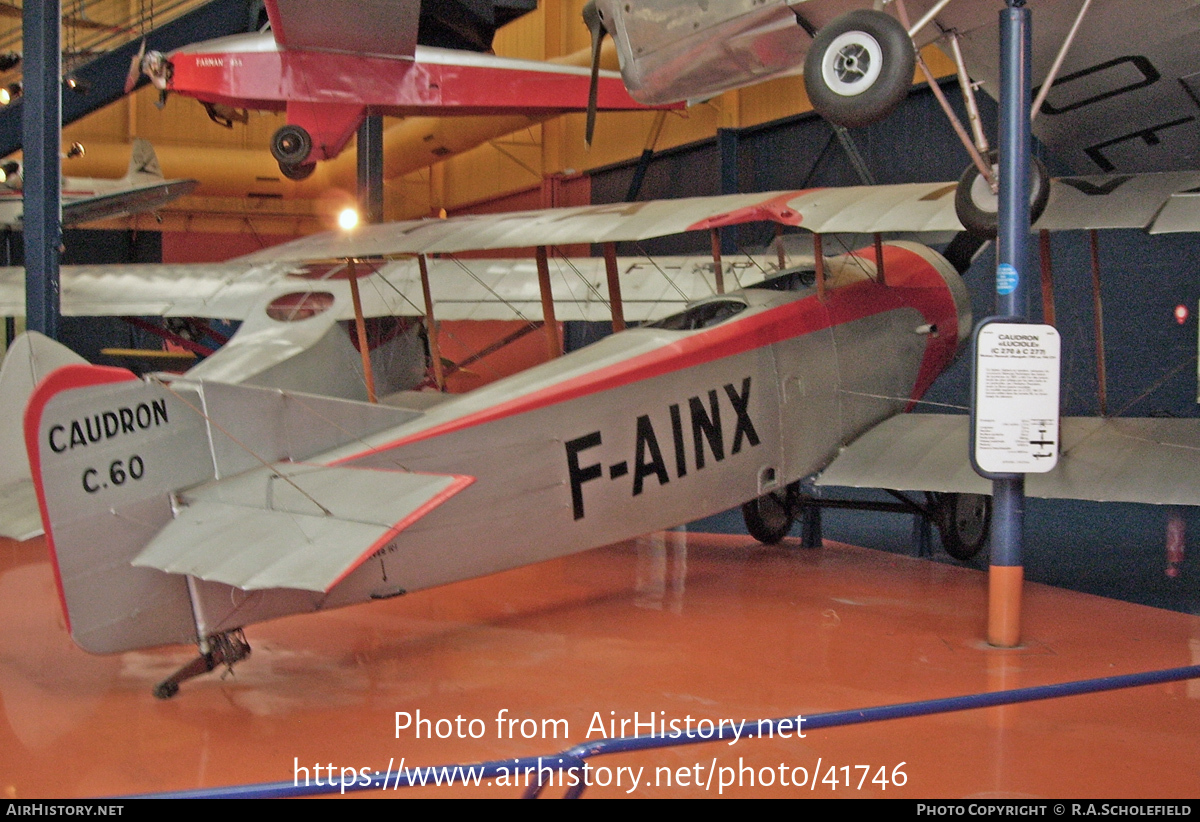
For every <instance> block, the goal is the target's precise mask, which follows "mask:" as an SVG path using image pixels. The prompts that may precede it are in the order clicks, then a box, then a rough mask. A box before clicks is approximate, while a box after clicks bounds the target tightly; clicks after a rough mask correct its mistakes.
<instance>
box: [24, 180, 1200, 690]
mask: <svg viewBox="0 0 1200 822" xmlns="http://www.w3.org/2000/svg"><path fill="white" fill-rule="evenodd" d="M1170 182H1171V185H1165V184H1164V186H1163V187H1162V188H1163V191H1164V192H1167V193H1166V195H1165V196H1167V197H1170V196H1171V193H1172V192H1174V191H1175V190H1176V189H1175V186H1178V185H1179V184H1180V180H1177V179H1176V180H1172V181H1170ZM1184 182H1186V181H1184ZM1088 197H1098V198H1100V199H1102V200H1105V201H1106V202H1107V203H1108V206H1109V208H1108V209H1104V211H1105V216H1106V218H1108V219H1109V220H1112V219H1115V215H1116V214H1118V213H1119V212H1121V211H1122V202H1123V200H1122V198H1121V196H1120V190H1119V189H1118V190H1117V191H1116V192H1109V193H1108V194H1103V193H1097V194H1093V195H1086V194H1083V193H1081V192H1080V191H1079V189H1077V188H1076V187H1074V186H1065V187H1064V191H1063V196H1061V197H1052V198H1051V206H1050V208H1049V210H1048V212H1047V214H1048V215H1053V214H1057V215H1058V217H1057V218H1058V219H1061V220H1063V221H1066V220H1067V219H1068V216H1069V215H1070V214H1071V213H1072V212H1074V213H1075V214H1076V216H1079V215H1084V214H1086V213H1088V210H1089V209H1092V210H1094V208H1095V207H1094V206H1092V205H1091V204H1090V203H1088V202H1086V201H1087V199H1088ZM1139 199H1145V197H1144V196H1143V197H1142V198H1139ZM952 200H953V186H952V185H950V186H946V185H939V184H919V185H913V186H902V187H885V188H874V189H861V188H860V189H854V190H836V189H826V190H813V191H801V192H776V193H773V194H767V195H764V194H744V195H730V196H727V197H720V198H701V199H693V200H679V201H662V202H649V203H622V204H614V205H609V206H591V207H581V208H575V209H560V210H555V211H549V212H526V213H519V214H505V215H481V216H474V217H464V218H457V219H452V220H426V221H412V222H409V223H401V224H396V225H390V226H387V225H384V226H365V227H363V228H361V229H359V231H358V232H357V233H355V234H353V235H350V236H342V235H336V234H330V235H323V236H318V237H314V238H306V239H303V240H299V241H297V242H295V243H293V244H289V245H286V246H282V247H279V248H277V249H273V250H270V251H268V252H264V253H263V254H262V259H260V260H259V261H258V262H257V263H256V262H255V261H247V264H248V265H255V264H263V263H265V262H266V261H267V258H270V260H271V261H273V262H274V263H276V264H286V263H294V262H295V261H299V260H312V259H314V258H323V259H332V258H337V257H343V256H348V257H360V258H361V257H368V256H371V255H375V254H389V253H396V254H404V253H411V254H420V255H424V254H433V253H435V252H438V253H453V252H455V251H461V250H466V249H487V248H502V247H527V246H529V245H532V244H537V243H541V242H554V243H563V244H567V243H577V242H602V243H607V242H613V241H618V240H636V239H644V238H646V237H651V236H660V235H662V234H669V233H674V232H677V231H681V230H711V229H712V228H713V227H716V226H720V225H728V224H732V223H737V222H746V221H752V220H762V219H770V220H774V221H777V222H783V223H787V224H791V225H807V226H809V227H811V228H814V229H816V230H820V231H831V230H835V229H838V228H841V229H851V228H857V229H858V230H865V231H885V230H896V229H898V228H902V227H905V226H907V227H909V228H913V227H922V228H926V229H931V230H937V229H946V228H953V227H955V226H957V225H958V223H957V221H956V220H955V218H954V216H953V205H952ZM1134 205H1137V204H1134ZM1126 206H1129V204H1128V203H1126ZM1125 218H1126V219H1127V220H1128V221H1134V222H1136V221H1142V220H1144V219H1145V218H1146V212H1145V209H1144V208H1143V207H1141V206H1140V205H1138V206H1137V207H1136V208H1135V207H1132V206H1130V207H1128V208H1126V209H1125ZM1150 219H1153V215H1150ZM1140 224H1141V225H1145V224H1146V223H1145V222H1141V223H1140ZM386 270H387V269H386V266H382V267H380V268H379V269H378V270H377V271H375V272H374V273H372V274H370V275H369V277H367V278H366V279H365V280H364V282H370V281H371V279H372V278H380V279H382V278H383V277H382V275H384V273H385V272H386ZM301 284H304V285H303V286H301ZM157 285H158V287H159V288H163V287H164V286H165V285H166V284H165V283H159V284H157ZM226 285H228V283H227V284H226ZM248 285H249V286H250V287H251V289H253V288H254V287H255V284H254V283H253V282H251V283H249V284H248ZM278 287H280V284H278V283H276V284H274V285H271V286H270V287H269V288H263V289H262V293H263V296H264V297H265V296H268V295H274V294H275V293H276V292H275V291H273V290H272V289H275V288H278ZM286 287H290V288H292V289H299V288H301V287H304V288H305V290H307V291H309V292H311V293H312V294H314V295H316V294H324V295H325V297H324V298H323V299H322V300H318V301H316V302H315V303H310V304H309V308H310V309H311V310H306V311H304V312H301V313H300V315H299V316H298V317H297V318H294V321H293V322H290V323H289V322H285V319H286V318H272V317H271V316H270V315H269V314H268V315H265V316H264V317H263V318H259V319H258V320H256V321H255V322H254V323H247V328H246V341H245V343H244V344H243V345H235V344H234V343H231V344H230V345H229V346H228V351H229V353H228V357H227V359H226V364H228V363H229V362H234V363H236V362H238V361H239V360H244V359H253V358H256V357H257V356H259V355H260V354H261V352H262V351H263V350H264V349H263V348H262V347H259V346H258V345H257V344H256V342H255V340H259V341H261V340H262V339H265V340H266V342H265V343H264V345H266V347H268V348H269V347H278V346H279V343H280V342H281V341H283V342H289V341H290V344H291V345H292V346H293V347H294V348H296V349H297V350H300V351H308V352H309V353H311V354H312V355H313V356H320V355H321V350H320V347H321V343H320V340H322V339H325V337H324V336H323V335H324V329H327V328H329V323H330V322H331V320H330V317H331V316H336V315H337V313H338V312H339V311H340V310H341V309H340V308H338V306H339V305H341V304H343V303H345V302H346V298H345V295H344V294H343V292H342V290H341V289H340V288H338V287H335V284H334V283H333V282H331V281H327V280H307V279H303V278H301V279H294V280H293V284H291V285H288V286H286ZM597 290H599V288H597ZM610 293H611V292H610ZM268 321H269V322H268ZM272 323H273V325H272ZM323 323H324V324H323ZM970 324H971V317H970V309H969V306H968V303H967V299H966V291H965V289H964V287H963V284H962V282H961V280H960V279H959V276H958V274H957V273H956V272H955V271H954V270H953V268H952V267H951V266H950V265H949V264H948V263H947V262H946V261H945V260H944V259H942V258H941V257H940V256H939V255H938V254H936V253H935V252H933V251H931V250H929V249H927V248H925V247H924V246H920V245H916V244H912V243H891V244H882V245H878V246H876V248H874V249H870V248H868V249H865V250H863V251H859V252H855V253H853V254H849V255H845V256H843V257H840V258H825V257H824V256H822V255H817V257H816V258H815V259H814V263H813V265H811V266H808V267H807V268H804V269H800V270H788V271H784V272H780V273H778V274H777V275H776V276H773V277H770V278H768V279H767V280H766V281H765V282H763V283H762V284H760V285H759V286H757V287H754V286H752V287H750V288H746V289H742V290H739V291H735V292H730V293H726V294H716V295H714V296H712V297H710V298H707V299H704V300H701V301H699V302H697V303H695V304H694V305H692V306H690V307H688V308H686V309H684V310H683V311H681V312H679V313H677V314H675V315H672V316H670V317H668V318H666V319H664V320H661V321H659V322H656V323H653V324H651V325H649V326H643V327H641V328H636V329H631V330H628V331H625V332H622V333H619V334H615V335H613V336H612V337H609V338H606V339H605V340H603V341H601V342H599V343H596V344H593V345H591V346H589V347H587V348H585V349H582V350H580V351H578V352H575V353H573V354H570V355H567V356H564V357H561V358H558V359H555V360H552V361H550V362H548V363H546V364H544V365H541V366H538V367H536V368H534V369H531V370H529V371H527V372H524V373H522V374H518V375H516V376H513V377H510V378H508V379H506V380H502V381H500V382H496V383H493V384H491V385H489V386H486V387H484V388H482V389H479V390H477V391H475V392H472V393H470V394H466V395H461V396H456V397H444V398H440V399H441V402H438V403H437V404H434V405H432V406H429V405H428V403H426V404H425V406H424V407H417V406H416V404H413V403H410V402H409V400H411V399H412V398H411V397H406V396H402V397H400V398H399V399H398V400H397V401H396V404H394V405H370V404H365V403H360V402H354V401H350V400H345V399H337V398H332V397H329V396H315V395H311V394H303V393H300V392H298V391H295V390H290V389H288V388H287V387H286V386H280V385H275V386H273V387H270V388H263V387H255V386H250V385H238V384H230V383H229V382H222V381H218V380H214V379H209V377H211V376H213V372H212V371H211V370H210V371H209V373H207V374H206V373H205V372H204V370H203V369H204V366H202V367H201V369H200V370H197V371H193V372H191V373H189V374H188V375H185V376H184V377H182V378H173V379H168V378H155V379H151V380H149V381H145V382H143V381H139V380H137V379H135V378H134V377H133V375H132V374H130V373H129V372H126V371H123V370H120V369H110V368H100V367H94V366H87V365H67V366H66V367H64V368H61V369H59V370H57V371H54V372H53V373H51V374H50V375H49V376H48V377H47V378H46V379H45V380H43V381H42V382H41V383H40V384H39V385H38V387H37V388H36V389H35V390H34V393H33V396H32V399H31V401H30V403H29V405H28V408H27V410H26V414H25V442H26V446H27V450H28V456H29V462H30V465H31V466H32V476H33V482H34V485H35V486H36V489H37V497H38V502H39V507H40V511H41V516H42V519H43V523H44V525H45V529H46V533H47V538H48V541H49V544H50V546H51V550H52V552H53V554H54V557H55V567H56V570H57V574H58V580H59V585H60V591H61V592H62V597H63V602H64V607H65V609H66V613H67V617H68V620H69V624H70V630H71V633H72V636H73V637H74V638H75V640H76V642H78V643H79V644H80V645H81V646H82V647H84V648H86V649H88V650H91V651H94V652H100V653H103V652H119V651H122V650H128V649H134V648H141V647H147V646H152V645H159V644H171V643H186V642H197V643H198V644H199V645H200V648H201V651H202V655H201V656H200V658H199V659H198V660H197V661H196V662H195V663H194V664H192V665H190V666H188V667H187V668H185V669H184V670H181V671H180V672H179V673H177V674H176V675H175V676H173V677H171V678H170V679H168V680H166V681H164V682H163V683H162V684H161V685H160V686H159V688H158V693H159V695H161V696H169V695H171V694H172V693H174V692H175V690H176V689H177V687H178V684H179V683H180V682H181V681H183V680H184V679H186V678H188V677H190V676H193V675H195V674H196V673H200V672H203V671H206V670H211V669H212V667H214V666H215V665H217V664H220V663H232V662H234V661H236V660H237V659H240V658H241V657H242V656H244V655H245V654H246V653H247V651H248V647H247V646H246V645H245V643H244V640H243V639H242V638H241V635H240V630H241V629H242V628H243V627H244V626H246V625H250V624H253V623H255V622H258V621H262V620H266V619H270V618H273V617H276V616H281V615H284V614H291V613H301V612H309V611H316V610H323V609H326V608H332V607H337V606H341V605H348V604H352V603H356V602H363V601H367V600H370V599H378V598H384V597H390V596H396V595H399V594H403V593H407V592H411V591H415V590H419V589H421V588H424V587H429V586H432V585H437V584H441V583H445V582H450V581H452V580H456V579H464V578H468V577H473V576H478V575H482V574H488V573H492V572H495V571H499V570H501V569H504V568H509V567H514V566H517V565H520V564H524V563H529V562H535V561H539V560H541V559H546V558H549V557H553V556H558V555H562V554H565V553H569V552H573V551H580V550H585V549H587V548H590V547H594V546H598V545H602V544H606V543H608V542H611V541H614V540H618V539H622V538H625V537H630V536H633V535H636V534H641V533H645V532H647V531H650V530H653V529H656V528H662V527H666V526H670V525H675V524H678V523H680V522H686V521H689V520H692V519H695V518H697V517H700V516H703V515H706V514H709V513H713V512H716V511H720V510H723V509H727V508H729V507H732V506H736V505H738V504H742V503H745V505H744V508H743V511H744V513H745V515H746V519H747V523H748V525H749V526H750V527H751V529H752V533H754V534H755V535H756V536H758V537H760V538H761V539H764V540H768V541H769V540H778V539H779V538H780V537H781V536H782V535H783V534H784V533H786V531H787V528H788V526H789V525H790V522H791V519H792V517H793V515H794V514H795V513H796V512H797V510H798V509H799V507H800V506H802V505H803V504H804V502H803V500H802V499H801V497H800V492H799V486H798V482H799V480H801V479H803V478H805V477H808V476H811V475H812V474H813V473H814V472H816V471H820V470H821V469H823V468H826V467H827V466H830V464H831V463H832V467H830V468H829V470H830V471H831V472H835V473H836V472H837V471H838V470H839V467H840V466H845V465H846V464H847V462H849V463H850V464H851V465H850V467H852V468H854V469H855V471H856V475H855V476H856V479H855V478H851V479H844V478H843V479H841V480H839V481H842V482H852V481H853V482H857V481H867V482H871V483H872V484H874V485H876V486H879V487H898V488H917V489H921V490H933V491H937V490H940V489H941V488H942V484H943V483H947V482H949V483H953V482H956V481H958V478H957V477H955V476H954V475H953V471H954V470H959V469H961V470H965V471H967V472H968V473H969V469H966V468H965V465H966V459H965V453H966V451H965V446H964V447H960V448H959V449H958V453H957V457H956V458H955V459H953V460H951V457H950V456H948V454H949V450H953V449H948V448H947V447H946V445H945V444H946V443H954V442H956V437H957V434H956V433H955V432H956V431H961V430H963V426H962V424H961V422H962V419H963V418H961V417H953V416H949V417H948V416H944V415H936V414H920V415H912V416H909V415H903V416H899V417H897V416H896V415H898V414H900V412H902V411H904V410H905V409H907V408H909V407H911V406H912V405H913V404H914V403H915V402H916V401H918V400H919V398H920V396H921V394H922V392H924V391H925V389H926V388H927V387H928V386H929V384H930V383H931V382H932V380H933V379H934V378H935V377H936V376H937V374H938V373H939V372H940V371H941V369H943V368H944V367H945V366H946V365H948V364H949V363H950V362H951V360H952V359H953V357H954V354H955V352H956V350H957V349H958V347H959V345H960V343H961V341H962V340H963V339H964V337H965V335H966V334H967V332H968V329H969V328H970ZM276 326H278V328H276ZM280 328H282V329H289V330H287V331H285V332H280V331H279V329H280ZM277 332H279V333H283V335H284V336H283V337H282V338H279V337H276V334H277ZM223 352H224V350H223ZM220 356H221V355H220V354H219V355H217V357H215V358H214V360H218V359H219V358H220ZM209 362H210V363H211V362H213V360H210V361H209ZM205 365H208V363H206V364H205ZM213 368H215V366H213ZM435 396H436V395H435ZM424 399H428V395H425V397H424ZM892 418H894V419H892ZM894 423H902V425H901V427H900V428H899V429H897V428H895V427H894V426H893V424H894ZM1194 423H1195V421H1194V420H1125V419H1122V420H1086V421H1082V422H1079V421H1072V420H1067V421H1065V422H1064V441H1065V442H1066V443H1067V445H1068V447H1069V448H1071V449H1072V451H1071V453H1070V454H1069V455H1064V457H1063V459H1062V460H1060V463H1059V468H1058V469H1056V470H1055V472H1052V473H1051V474H1048V475H1043V477H1042V478H1039V482H1040V483H1042V486H1039V487H1038V488H1037V489H1035V488H1034V485H1033V483H1032V482H1031V487H1030V493H1031V494H1037V495H1044V496H1070V497H1078V498H1087V499H1137V500H1139V501H1153V502H1160V503H1165V502H1170V503H1172V504H1179V503H1180V502H1181V497H1180V495H1183V497H1187V498H1188V500H1190V501H1191V502H1192V503H1193V504H1194V503H1195V502H1197V501H1200V500H1196V499H1195V497H1196V491H1195V490H1194V489H1195V488H1200V480H1198V481H1197V482H1195V483H1189V482H1181V481H1179V477H1181V476H1194V475H1196V474H1197V473H1198V470H1197V466H1196V465H1195V464H1194V462H1195V461H1194V460H1190V459H1189V457H1190V455H1191V454H1192V453H1194V448H1195V446H1196V445H1197V444H1198V443H1197V441H1198V440H1200V431H1197V430H1196V426H1195V424H1194ZM889 426H893V427H889ZM880 431H882V432H884V434H883V435H877V434H876V432H880ZM887 432H895V433H894V434H889V433H887ZM1131 432H1132V433H1131ZM914 443H915V445H914ZM839 454H840V456H839ZM934 457H936V458H934ZM1098 467H1102V468H1103V470H1098ZM899 469H904V471H905V472H906V473H903V475H902V474H901V473H898V472H899ZM888 472H891V473H888ZM845 474H846V472H845V471H842V476H843V477H844V476H845ZM1155 476H1158V477H1160V478H1161V477H1163V476H1169V477H1171V478H1172V482H1171V485H1172V488H1171V489H1170V493H1171V494H1173V495H1174V496H1170V495H1166V494H1165V492H1164V490H1163V489H1162V488H1161V484H1162V483H1161V482H1159V483H1158V484H1157V485H1155V484H1154V477H1155ZM884 477H887V478H888V481H886V482H885V481H880V480H881V478H884ZM864 478H865V479H864ZM946 490H953V488H952V487H951V488H947V489H946ZM962 490H972V489H970V488H968V489H962ZM747 501H749V502H747ZM942 524H943V525H946V526H949V527H954V528H960V527H967V528H970V527H972V523H971V522H969V521H967V522H964V521H962V520H961V519H959V518H957V517H955V518H949V517H946V518H944V519H943V521H942ZM976 525H977V523H976ZM975 530H978V529H977V528H976V529H975ZM450 546H464V548H462V549H461V550H459V549H454V548H451V547H450Z"/></svg>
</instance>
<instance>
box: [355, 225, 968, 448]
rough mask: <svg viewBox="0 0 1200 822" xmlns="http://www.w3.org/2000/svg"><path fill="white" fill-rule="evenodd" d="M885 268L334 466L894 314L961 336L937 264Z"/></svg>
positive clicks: (927, 365)
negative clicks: (880, 280) (878, 278)
mask: <svg viewBox="0 0 1200 822" xmlns="http://www.w3.org/2000/svg"><path fill="white" fill-rule="evenodd" d="M884 265H885V268H886V270H887V278H888V285H886V286H883V285H878V284H876V283H875V282H873V281H870V280H864V281H861V282H856V283H853V284H851V285H847V286H843V287H842V288H838V289H836V290H834V291H832V292H830V294H829V296H828V298H827V301H826V302H825V303H822V302H821V301H820V300H819V299H818V298H817V297H816V295H813V296H811V297H806V298H804V299H801V300H796V301H794V302H790V303H787V304H785V305H781V306H778V307H776V308H772V309H769V310H767V311H764V312H762V313H760V314H755V315H752V316H749V317H745V318H743V319H733V320H729V321H727V322H724V323H722V324H720V325H718V326H716V327H714V328H711V329H708V330H705V331H701V332H698V333H693V334H688V335H687V336H682V337H681V338H680V339H679V340H678V341H676V342H673V343H668V344H666V345H663V346H661V347H659V348H656V349H655V350H653V351H649V352H646V353H645V354H640V355H638V356H636V357H631V358H630V359H628V360H625V361H624V362H619V363H614V364H612V365H608V366H604V367H602V368H598V369H596V370H595V371H593V372H591V373H588V374H582V375H580V376H578V377H573V378H571V379H568V380H563V381H562V382H560V383H556V384H555V385H551V386H547V387H545V388H541V389H538V390H535V391H532V392H530V393H528V394H524V395H522V396H518V397H514V398H513V399H511V400H507V401H505V402H501V403H498V404H496V405H493V406H492V407H490V408H485V409H482V410H480V411H476V412H473V413H470V414H465V415H463V416H462V417H459V418H457V419H453V420H448V421H446V422H444V423H441V424H439V425H434V426H432V427H430V428H427V429H425V430H424V431H418V432H416V433H414V434H411V435H409V436H406V437H401V438H400V439H398V440H395V441H393V442H390V443H387V444H386V445H381V446H378V447H376V448H372V449H370V450H368V451H363V452H360V453H358V454H354V455H352V456H349V457H345V458H342V459H339V460H337V461H335V462H334V463H333V464H334V465H342V464H345V463H348V462H352V461H354V460H356V459H360V458H362V457H365V456H369V455H371V454H377V453H380V452H382V451H389V450H391V449H393V448H399V447H401V446H404V445H409V444H411V443H414V442H420V441H422V440H427V439H431V438H433V437H438V436H442V435H444V434H449V433H451V432H454V431H461V430H463V429H466V428H472V427H474V426H477V425H482V424H484V423H488V422H493V421H495V420H500V419H504V418H506V417H512V416H516V415H518V414H525V413H528V412H530V411H536V410H538V409H540V408H545V407H547V406H550V405H556V404H559V403H563V402H568V401H570V400H574V399H578V398H580V397H586V396H588V395H590V394H595V393H598V392H601V391H607V390H610V389H613V388H619V387H621V386H625V385H629V384H631V383H635V382H640V381H642V380H648V379H652V378H654V377H659V376H662V375H664V374H670V373H673V372H676V371H682V370H683V369H685V368H690V367H692V366H695V365H702V364H705V363H709V362H714V361H716V360H719V359H723V358H725V357H732V356H734V355H737V354H742V353H745V352H747V351H752V350H755V349H758V348H762V347H764V346H767V345H772V344H773V343H777V342H781V341H783V340H787V339H791V338H793V337H800V336H803V335H805V334H811V333H813V332H815V331H822V330H825V329H827V328H831V327H833V326H836V325H841V324H843V323H847V322H852V321H854V320H859V319H863V318H865V317H870V316H872V315H875V314H880V313H883V312H884V311H890V310H892V309H896V308H902V307H906V306H908V307H912V308H915V309H917V310H918V311H920V312H921V314H922V315H923V316H924V317H925V320H926V322H929V323H938V324H941V323H952V324H953V326H954V329H955V331H957V316H956V314H955V308H954V299H953V297H952V296H951V294H950V292H949V289H948V288H947V286H946V283H945V281H944V280H943V279H942V276H941V275H940V274H939V273H938V272H937V270H936V269H934V268H933V266H932V265H930V264H929V263H928V262H927V261H926V260H925V259H923V258H922V257H921V256H920V255H918V254H915V253H913V252H911V251H908V250H906V249H903V248H897V247H895V246H885V247H884ZM956 346H957V336H956V334H950V335H949V336H948V338H947V337H942V338H939V339H938V340H933V339H931V340H930V344H929V345H927V346H926V351H925V357H924V358H923V360H922V363H921V372H920V373H921V376H919V377H918V385H922V384H924V385H928V382H929V381H931V380H932V377H931V376H929V377H928V379H924V378H925V377H927V376H928V373H929V371H930V370H931V369H936V370H935V371H934V373H933V376H936V373H937V372H938V371H940V370H941V367H944V365H945V364H947V363H948V362H949V361H950V360H951V359H952V358H953V354H954V349H955V348H956ZM935 347H936V349H935ZM937 349H940V350H937ZM922 390H923V389H922ZM914 394H916V392H914ZM914 399H915V396H914Z"/></svg>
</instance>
